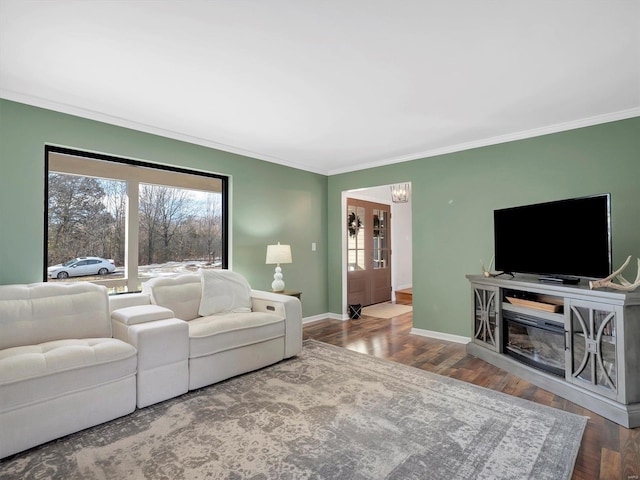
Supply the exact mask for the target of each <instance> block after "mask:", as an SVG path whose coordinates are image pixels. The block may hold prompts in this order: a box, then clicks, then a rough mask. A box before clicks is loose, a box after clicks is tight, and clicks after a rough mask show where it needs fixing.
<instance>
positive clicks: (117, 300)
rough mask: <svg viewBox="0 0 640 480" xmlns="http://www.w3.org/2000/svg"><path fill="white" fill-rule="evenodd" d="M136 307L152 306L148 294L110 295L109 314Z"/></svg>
mask: <svg viewBox="0 0 640 480" xmlns="http://www.w3.org/2000/svg"><path fill="white" fill-rule="evenodd" d="M136 305H151V298H150V297H149V295H148V294H146V293H120V294H116V295H109V313H111V312H113V311H114V310H118V309H120V308H125V307H133V306H136Z"/></svg>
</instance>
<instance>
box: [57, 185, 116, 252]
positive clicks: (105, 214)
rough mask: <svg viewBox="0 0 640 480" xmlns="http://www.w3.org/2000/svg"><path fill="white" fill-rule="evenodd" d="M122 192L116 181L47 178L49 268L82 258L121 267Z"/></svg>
mask: <svg viewBox="0 0 640 480" xmlns="http://www.w3.org/2000/svg"><path fill="white" fill-rule="evenodd" d="M125 188H126V185H125V183H124V182H119V181H115V180H99V179H96V178H90V177H81V176H76V175H63V174H59V173H50V174H49V232H48V249H47V250H48V255H49V259H48V261H49V265H55V264H58V263H63V262H66V261H67V260H70V259H71V258H74V257H82V256H97V257H103V258H112V259H113V260H114V261H115V262H116V265H123V264H124V214H125V212H124V205H125V204H126V197H125Z"/></svg>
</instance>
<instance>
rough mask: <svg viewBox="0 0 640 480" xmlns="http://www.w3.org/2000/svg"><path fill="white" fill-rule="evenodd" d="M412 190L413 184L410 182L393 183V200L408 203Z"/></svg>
mask: <svg viewBox="0 0 640 480" xmlns="http://www.w3.org/2000/svg"><path fill="white" fill-rule="evenodd" d="M410 191H411V185H410V184H408V183H398V184H396V185H391V200H393V203H407V202H408V201H409V193H410Z"/></svg>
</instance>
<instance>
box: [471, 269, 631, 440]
mask: <svg viewBox="0 0 640 480" xmlns="http://www.w3.org/2000/svg"><path fill="white" fill-rule="evenodd" d="M467 279H468V280H469V282H470V283H471V309H472V312H471V322H472V323H471V327H472V334H471V335H472V336H471V342H470V343H468V344H467V353H469V354H471V355H474V356H476V357H478V358H481V359H482V360H485V361H486V362H489V363H491V364H493V365H495V366H497V367H498V368H502V369H503V370H506V371H507V372H509V373H512V374H514V375H517V376H518V377H520V378H523V379H524V380H527V381H529V382H531V383H533V384H534V385H537V386H538V387H541V388H543V389H545V390H547V391H549V392H552V393H555V394H556V395H560V396H561V397H563V398H566V399H567V400H569V401H571V402H574V403H576V404H578V405H581V406H582V407H584V408H587V409H589V410H591V411H593V412H596V413H598V414H599V415H602V416H603V417H605V418H608V419H609V420H612V421H614V422H616V423H618V424H620V425H622V426H624V427H627V428H635V427H640V355H639V354H638V339H639V338H640V290H639V291H635V292H620V291H615V290H610V289H598V290H590V289H589V286H588V285H566V284H558V283H555V284H545V283H540V282H539V281H538V279H537V278H536V277H533V276H524V275H518V276H516V277H515V278H513V279H502V278H495V277H485V276H483V275H467ZM522 357H525V358H524V360H525V361H522ZM532 361H533V363H532Z"/></svg>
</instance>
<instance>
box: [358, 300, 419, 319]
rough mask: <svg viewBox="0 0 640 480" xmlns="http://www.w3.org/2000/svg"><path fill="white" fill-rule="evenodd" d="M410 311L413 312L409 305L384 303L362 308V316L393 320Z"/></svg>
mask: <svg viewBox="0 0 640 480" xmlns="http://www.w3.org/2000/svg"><path fill="white" fill-rule="evenodd" d="M411 311H413V307H412V306H411V305H401V304H399V303H391V302H385V303H377V304H375V305H369V306H368V307H364V308H363V309H362V314H363V315H369V316H370V317H376V318H393V317H397V316H398V315H403V314H405V313H408V312H411Z"/></svg>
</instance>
